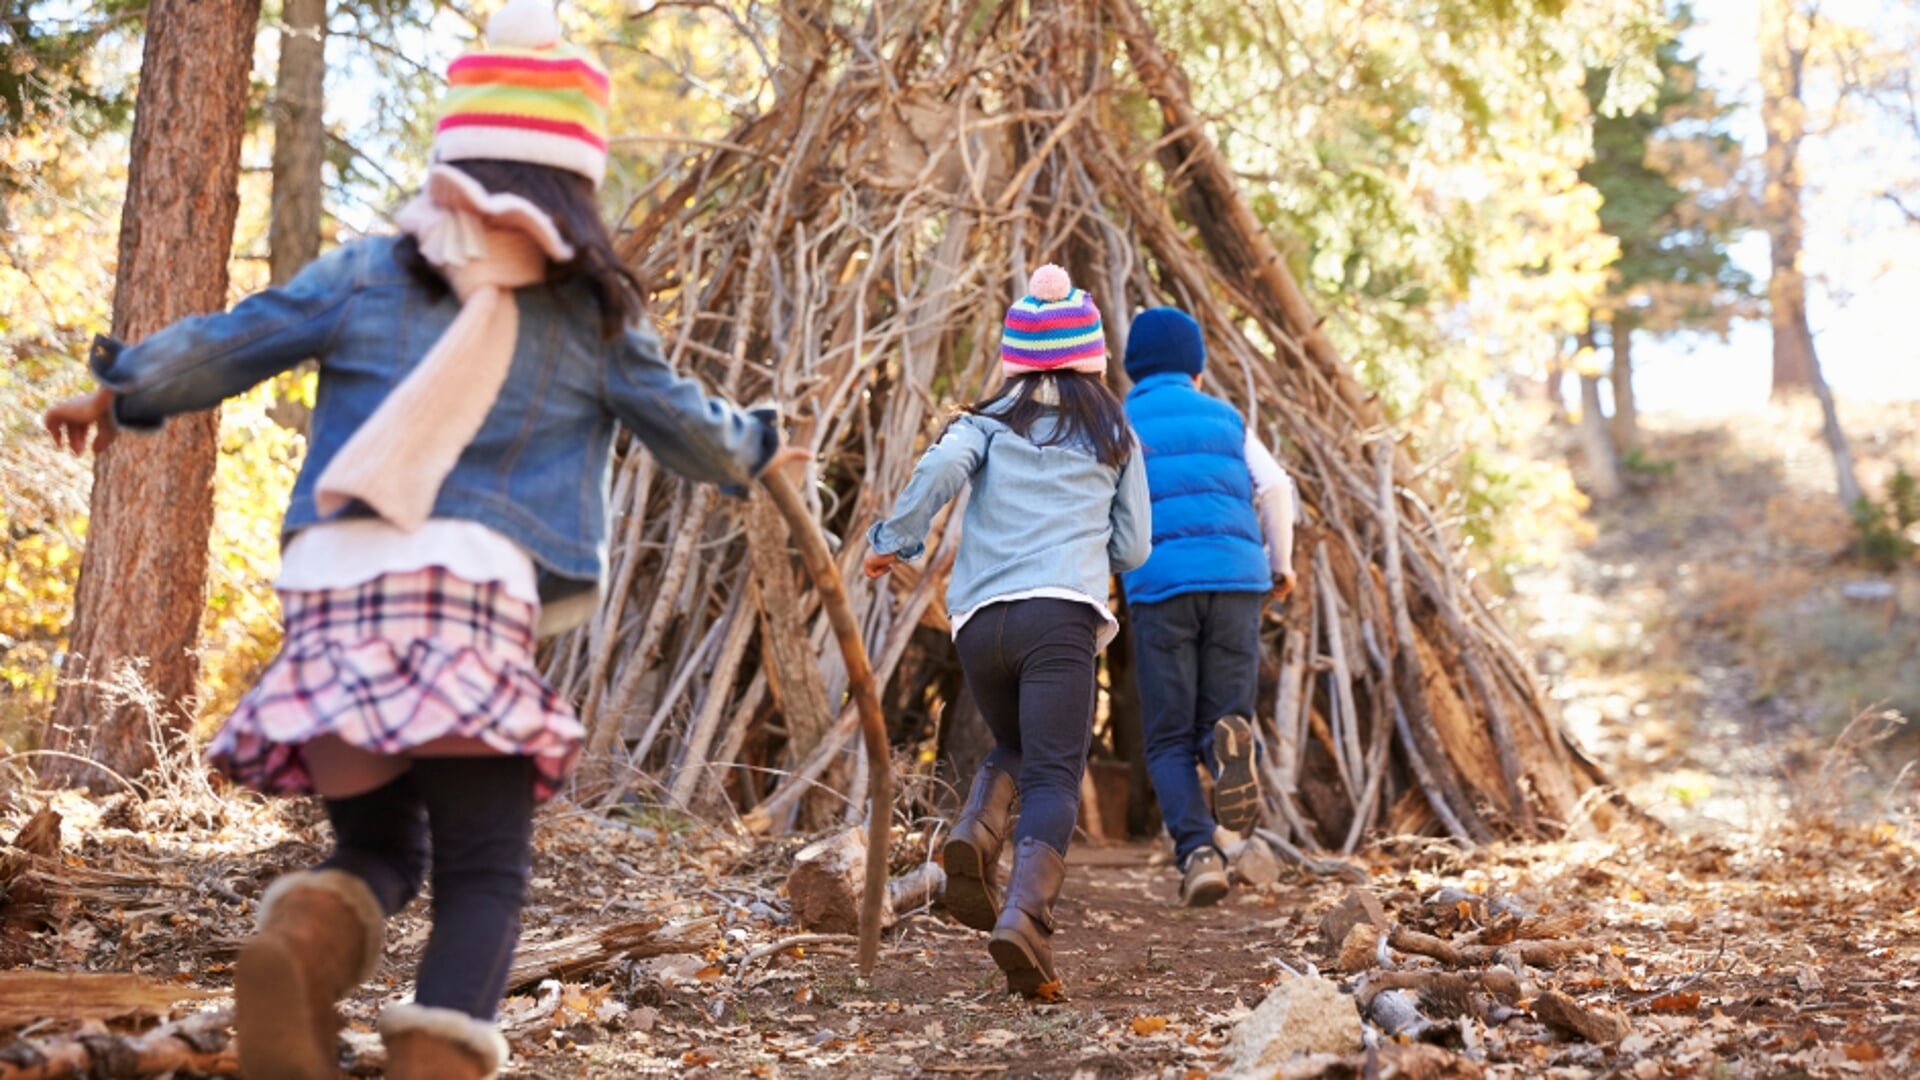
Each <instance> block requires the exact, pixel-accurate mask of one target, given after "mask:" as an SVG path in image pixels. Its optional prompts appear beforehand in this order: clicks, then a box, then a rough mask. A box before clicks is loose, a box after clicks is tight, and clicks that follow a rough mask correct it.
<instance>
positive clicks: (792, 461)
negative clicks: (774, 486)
mask: <svg viewBox="0 0 1920 1080" xmlns="http://www.w3.org/2000/svg"><path fill="white" fill-rule="evenodd" d="M812 460H813V451H811V450H809V449H807V448H806V447H804V446H792V445H787V444H782V445H781V447H780V449H778V450H775V451H774V452H773V457H771V458H769V459H767V469H766V471H768V472H772V471H774V470H775V469H784V468H786V467H787V466H789V465H798V464H800V463H802V462H807V461H812Z"/></svg>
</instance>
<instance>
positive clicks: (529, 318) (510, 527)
mask: <svg viewBox="0 0 1920 1080" xmlns="http://www.w3.org/2000/svg"><path fill="white" fill-rule="evenodd" d="M398 239H399V238H398V237H394V236H384V237H376V238H371V239H366V240H360V241H356V242H354V243H350V244H347V245H345V246H343V247H340V248H337V249H335V250H334V251H332V252H329V253H328V254H326V255H324V256H322V257H321V258H319V259H318V260H316V261H315V262H313V263H312V264H311V265H309V266H308V267H307V268H306V269H305V270H302V271H301V272H300V274H299V275H298V276H297V277H295V278H294V279H293V280H292V281H291V282H289V283H287V284H286V285H285V286H283V287H280V288H274V289H268V290H267V291H265V292H262V293H258V294H255V295H253V296H250V297H248V298H247V299H245V300H243V301H241V302H240V303H239V304H238V305H237V306H235V307H234V309H233V310H232V311H230V312H226V313H224V314H217V315H199V316H194V317H192V318H187V319H182V320H181V321H179V322H177V323H175V324H173V325H172V326H169V327H167V328H166V329H165V330H162V331H160V332H159V333H157V334H154V335H153V336H152V337H149V338H147V339H146V340H145V341H142V342H141V343H140V344H138V345H134V346H130V347H129V346H124V345H121V344H120V343H119V342H116V341H112V340H110V339H102V340H101V341H99V342H97V343H96V345H95V348H94V352H93V358H92V366H93V371H94V375H95V376H96V377H98V378H99V380H100V382H101V383H102V384H104V385H105V386H106V387H108V388H109V389H111V390H112V391H114V394H115V395H116V396H115V399H114V405H113V414H114V415H113V418H114V421H115V423H117V424H118V425H119V426H121V427H123V428H128V429H133V430H139V429H153V428H157V427H159V426H160V424H161V423H162V422H163V421H164V420H165V419H166V418H167V417H169V416H172V415H175V414H178V413H186V412H194V411H196V410H200V409H207V408H211V407H213V406H214V405H217V404H219V403H220V402H221V401H223V400H225V399H226V398H229V397H232V396H234V395H235V394H238V393H241V392H242V391H245V390H246V389H248V388H249V387H251V386H253V385H255V384H256V383H259V382H260V381H262V380H264V379H267V378H269V377H271V376H273V375H277V374H279V373H280V372H283V371H286V370H288V369H290V368H292V367H293V366H294V365H296V364H298V363H300V362H301V361H303V360H306V359H308V358H315V359H318V361H319V364H320V376H319V393H318V396H317V398H316V400H315V404H314V409H313V417H312V421H311V425H310V429H309V432H308V435H307V456H306V461H305V463H304V464H303V465H302V466H301V469H300V476H299V478H298V479H297V480H296V481H295V483H294V488H293V500H292V502H291V504H290V505H289V506H288V507H287V514H286V518H285V520H284V522H283V524H282V528H281V539H282V542H283V543H284V542H285V541H286V540H288V539H291V538H292V536H293V534H295V533H296V532H298V531H299V530H301V529H303V528H305V527H307V526H309V525H313V524H316V523H318V522H320V521H322V520H325V519H324V518H323V516H322V515H321V514H320V512H319V511H318V510H317V509H316V507H315V505H314V498H313V488H314V485H315V484H316V483H317V482H318V480H319V477H320V474H321V473H322V472H324V471H325V470H326V467H327V463H328V462H329V461H331V460H332V459H333V455H334V454H335V453H337V452H338V451H339V449H340V447H341V446H342V444H344V443H345V442H346V440H347V439H348V437H349V436H351V435H352V434H353V432H354V431H355V430H356V429H357V428H359V426H360V425H361V423H362V422H363V421H365V420H366V419H367V418H368V417H369V416H370V415H372V413H373V411H374V410H375V409H376V408H377V407H378V406H379V405H380V403H381V402H382V401H384V400H385V399H386V397H387V394H388V393H389V392H390V391H391V390H392V389H393V387H394V386H395V385H396V384H397V383H399V381H400V380H401V379H402V378H404V377H405V376H406V375H407V374H408V373H409V372H410V371H412V370H413V368H414V366H415V365H416V364H418V363H419V362H420V360H421V359H422V358H423V357H425V356H426V353H427V350H428V349H430V348H431V347H432V346H433V343H434V342H435V341H437V340H438V339H439V337H440V335H441V333H442V332H443V331H444V330H446V328H447V324H448V323H450V322H452V321H453V317H454V316H455V315H456V314H458V313H459V310H460V304H459V301H458V300H457V299H455V298H454V297H452V296H451V295H449V294H440V295H436V294H435V293H434V292H433V291H432V290H429V289H428V288H427V287H426V286H424V285H422V284H420V283H419V282H418V281H417V280H416V279H415V278H414V277H413V275H412V274H410V273H409V272H408V271H407V270H406V269H405V268H404V267H403V266H401V265H400V263H399V261H398V260H397V259H396V257H395V247H396V244H397V242H398ZM515 298H516V300H517V301H518V304H519V309H520V333H519V338H518V340H517V341H516V343H515V347H514V355H513V365H512V367H511V369H510V370H509V372H508V374H507V380H506V383H505V385H504V386H502V387H501V389H500V395H499V397H498V398H497V399H495V401H494V404H493V408H492V410H491V411H490V412H488V414H487V417H486V420H485V422H484V423H483V424H482V425H481V428H480V432H479V434H477V435H475V436H474V438H473V441H472V442H471V443H469V444H468V446H467V448H466V450H465V451H464V452H462V453H461V455H460V459H459V461H458V462H457V463H456V464H455V465H454V468H453V471H452V472H451V473H449V474H448V476H447V478H446V480H445V482H444V483H442V484H441V486H440V491H439V494H438V496H437V497H436V499H435V501H434V505H433V512H432V516H434V517H436V518H456V519H461V520H466V521H475V522H478V523H480V524H482V525H485V526H487V527H488V528H490V529H493V530H495V531H497V532H499V533H501V534H503V535H505V536H506V537H507V538H508V539H510V540H512V541H514V542H515V543H517V544H519V545H520V546H521V547H522V548H524V549H526V551H527V552H528V554H530V555H531V556H533V559H534V562H535V564H536V565H537V566H538V567H539V569H540V571H541V573H540V593H541V599H542V601H543V603H554V602H558V601H561V600H574V601H576V602H577V601H580V600H582V599H584V597H583V596H582V594H588V595H591V593H592V592H593V591H594V589H595V586H596V585H597V584H598V582H599V581H600V580H601V578H602V577H603V576H604V573H605V569H606V563H607V527H606V518H607V496H608V488H609V485H610V482H611V479H612V467H611V459H612V449H613V437H614V424H615V422H616V421H617V422H619V423H621V424H624V425H625V426H626V427H627V428H629V429H630V430H632V432H633V433H634V434H635V435H637V436H639V437H640V440H641V441H642V442H644V443H645V444H646V446H647V449H648V450H650V451H652V453H653V454H654V456H655V457H657V458H658V459H659V460H660V461H661V463H662V464H665V465H666V466H668V467H669V468H671V469H673V470H674V471H675V472H678V473H680V474H681V475H683V476H686V477H688V478H689V479H692V480H696V481H702V482H706V483H713V484H720V485H726V486H729V487H731V488H735V489H738V488H741V487H743V486H744V485H746V484H747V483H748V482H750V481H751V480H752V479H753V478H754V477H755V476H757V475H758V474H759V473H760V471H761V470H762V469H764V468H765V466H766V464H767V462H768V460H769V459H770V458H771V457H772V456H773V452H774V451H775V450H776V449H777V448H778V446H779V434H778V432H777V430H776V429H775V428H774V426H773V424H772V423H771V422H770V420H769V417H767V416H764V415H759V414H751V413H748V412H746V411H744V410H741V409H739V408H736V407H735V406H733V405H731V404H729V403H727V402H726V401H723V400H721V399H718V398H713V397H709V396H708V395H707V394H706V392H705V391H704V390H703V389H701V387H700V385H699V384H698V383H697V382H695V381H693V380H691V379H687V378H682V377H681V376H679V375H677V374H675V373H674V372H673V370H672V369H671V368H669V367H668V366H667V364H666V362H665V361H664V360H663V359H662V358H661V355H660V340H659V338H658V337H657V336H656V335H655V334H654V332H653V331H652V330H651V329H650V328H647V327H645V326H640V327H635V328H634V329H631V330H629V331H628V332H627V333H626V334H625V335H623V336H622V337H620V338H617V339H615V340H613V341H603V340H602V339H601V337H600V334H599V327H600V318H599V315H600V313H599V308H598V306H597V305H596V303H595V301H594V300H593V298H592V295H591V293H590V291H589V289H588V286H587V285H586V283H585V282H580V281H576V282H570V283H567V284H565V285H554V286H533V287H529V288H524V289H519V290H517V291H516V292H515ZM420 422H421V423H433V422H434V420H433V417H431V416H422V417H421V418H420ZM395 467H396V468H404V467H405V465H404V463H399V462H396V463H395ZM371 514H372V512H371V511H370V510H369V509H368V508H366V507H365V506H363V505H360V504H358V503H355V504H353V505H350V506H349V507H348V508H347V509H345V510H344V511H342V512H341V515H340V516H343V517H367V516H371Z"/></svg>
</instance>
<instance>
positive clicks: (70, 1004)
mask: <svg viewBox="0 0 1920 1080" xmlns="http://www.w3.org/2000/svg"><path fill="white" fill-rule="evenodd" d="M220 996H222V995H221V994H219V993H218V992H216V991H213V990H202V989H200V988H199V987H194V986H181V985H179V984H177V983H170V982H163V981H161V980H159V979H150V978H147V977H146V976H144V975H129V974H118V973H112V974H86V973H75V972H64V971H6V972H0V1028H10V1027H18V1026H20V1025H22V1024H30V1023H32V1022H34V1021H35V1020H44V1019H47V1018H49V1017H52V1018H55V1019H59V1020H116V1019H119V1018H120V1017H123V1016H165V1015H166V1014H167V1013H168V1012H169V1010H171V1008H172V1007H173V1006H174V1005H175V1004H176V1003H178V1002H182V1001H204V1000H206V999H207V998H215V997H220Z"/></svg>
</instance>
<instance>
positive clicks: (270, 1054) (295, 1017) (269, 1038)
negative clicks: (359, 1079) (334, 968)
mask: <svg viewBox="0 0 1920 1080" xmlns="http://www.w3.org/2000/svg"><path fill="white" fill-rule="evenodd" d="M233 999H234V1036H235V1042H236V1043H237V1046H236V1049H237V1050H238V1051H239V1055H240V1074H241V1075H242V1076H245V1077H247V1078H248V1080H254V1078H259V1080H334V1078H336V1077H338V1076H339V1075H340V1063H339V1061H338V1055H337V1054H336V1052H335V1050H336V1048H335V1047H331V1046H327V1047H321V1046H315V1045H314V1040H313V1029H312V1025H311V1023H310V1017H311V1015H312V1014H311V1012H310V1010H309V1006H308V1002H307V992H306V980H305V979H303V978H302V977H301V972H300V965H299V963H298V962H296V961H295V960H294V957H293V952H292V950H290V949H288V948H287V947H286V946H285V945H284V944H282V943H280V942H278V941H271V940H266V939H255V940H254V941H251V942H249V943H248V944H247V945H246V947H245V948H243V949H242V950H241V951H240V960H239V962H238V964H236V965H235V970H234V974H233Z"/></svg>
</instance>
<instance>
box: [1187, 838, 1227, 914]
mask: <svg viewBox="0 0 1920 1080" xmlns="http://www.w3.org/2000/svg"><path fill="white" fill-rule="evenodd" d="M1226 895H1227V860H1226V857H1225V856H1223V855H1221V854H1220V853H1219V852H1218V851H1216V850H1214V849H1213V848H1210V847H1203V848H1201V849H1199V850H1198V851H1195V852H1194V853H1193V854H1191V855H1189V856H1187V865H1186V867H1185V869H1184V870H1183V871H1182V876H1181V878H1180V903H1182V904H1184V905H1185V906H1187V907H1212V906H1213V905H1215V904H1217V903H1219V902H1220V901H1221V900H1223V899H1225V898H1226Z"/></svg>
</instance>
